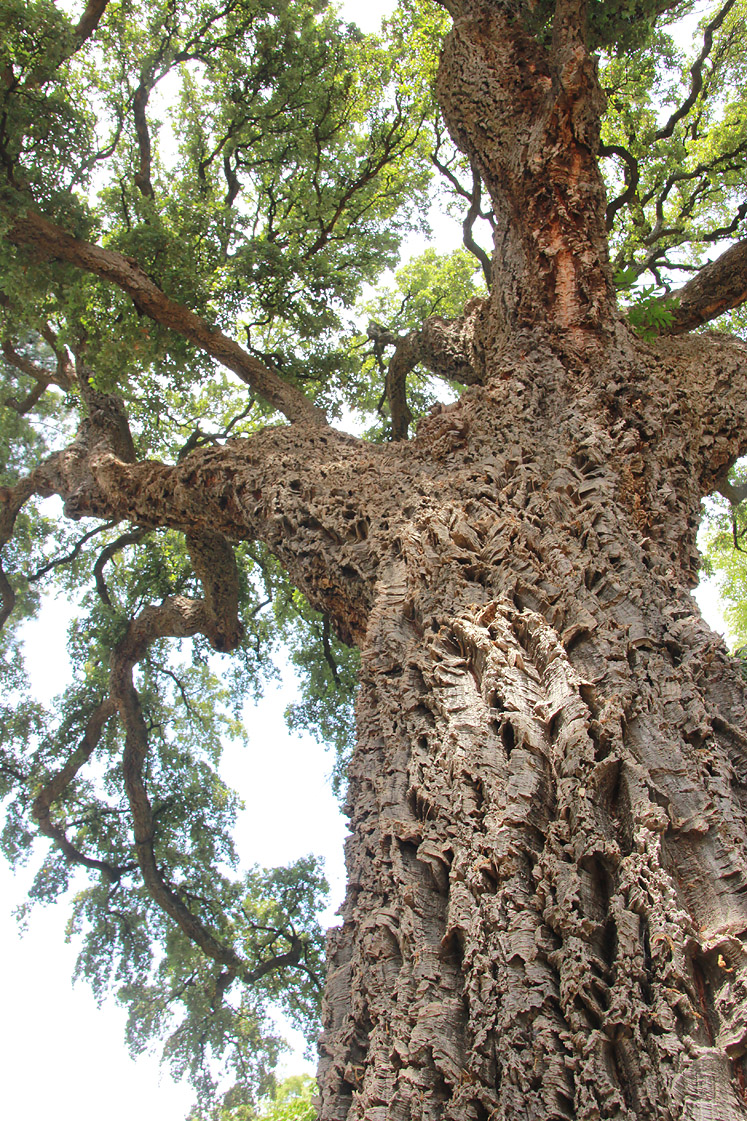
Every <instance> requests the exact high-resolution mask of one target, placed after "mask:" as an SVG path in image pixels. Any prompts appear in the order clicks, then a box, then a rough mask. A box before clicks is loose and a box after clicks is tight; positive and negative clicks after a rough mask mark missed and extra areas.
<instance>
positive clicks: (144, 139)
mask: <svg viewBox="0 0 747 1121" xmlns="http://www.w3.org/2000/svg"><path fill="white" fill-rule="evenodd" d="M152 88H153V87H152V85H147V84H146V82H145V79H144V78H143V79H142V80H141V82H140V85H139V86H138V88H137V89H136V91H135V96H134V97H133V99H132V114H133V117H134V119H135V135H136V136H137V143H138V149H139V152H140V166H139V167H138V169H137V171H136V172H135V186H136V187H137V189H138V190H139V191H140V193H141V194H142V195H144V196H145V197H146V198H153V196H154V191H153V184H152V183H151V179H150V169H151V144H150V131H149V129H148V118H147V117H146V115H145V109H146V106H147V104H148V97H149V96H150V91H151V89H152Z"/></svg>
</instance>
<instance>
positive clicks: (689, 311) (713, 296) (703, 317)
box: [660, 238, 747, 335]
mask: <svg viewBox="0 0 747 1121" xmlns="http://www.w3.org/2000/svg"><path fill="white" fill-rule="evenodd" d="M745 301H747V238H746V239H743V240H742V241H738V242H737V243H736V245H732V246H731V247H730V248H729V249H727V250H726V252H725V253H722V254H721V256H720V257H717V258H716V260H715V261H710V262H709V263H708V264H707V265H704V266H703V268H702V269H701V270H700V271H699V272H698V273H697V275H696V276H694V277H693V279H692V280H690V281H688V283H687V284H685V285H684V287H682V288H680V289H679V290H678V291H677V292H674V293H672V295H671V296H669V297H667V298H665V299H663V300H662V301H661V302H662V305H663V306H664V307H665V308H667V309H668V310H670V311H671V312H672V315H673V317H674V318H673V320H672V323H671V324H670V325H669V326H668V327H663V328H661V330H660V333H661V334H662V335H683V334H685V332H686V331H692V330H694V329H695V328H696V327H701V326H702V325H703V324H704V323H710V321H711V320H712V319H716V318H717V316H719V315H723V313H724V312H725V311H731V310H732V308H737V307H740V306H741V305H742V304H743V303H745Z"/></svg>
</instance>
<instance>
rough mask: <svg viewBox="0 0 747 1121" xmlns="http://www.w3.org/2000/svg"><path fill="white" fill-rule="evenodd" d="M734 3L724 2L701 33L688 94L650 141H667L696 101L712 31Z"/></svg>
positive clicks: (734, 1) (709, 50)
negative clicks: (701, 42) (700, 42)
mask: <svg viewBox="0 0 747 1121" xmlns="http://www.w3.org/2000/svg"><path fill="white" fill-rule="evenodd" d="M735 3H736V0H726V3H725V4H724V6H723V7H722V8H721V9H719V11H718V12H717V13H716V15H715V16H714V17H713V19H712V20H711V22H710V23H709V24H708V25H707V26H706V28H705V31H704V33H703V47H702V49H701V52H700V54H699V55H698V57H697V59H696V60H695V62H694V63H693V65H692V67H691V69H690V92H689V94H688V95H687V97H686V98H685V100H684V101H683V102H682V104H681V105H680V107H679V109H677V110H676V111H675V112H674V113H672V115H671V117H670V118H669V120H668V121H667V123H666V124H665V125H664V127H663V128H660V129H659V130H658V132H656V133H654V136H653V137H652V140H654V141H655V140H667V139H668V138H669V137H670V136H671V135H672V133H673V132H674V129H675V126H676V124H677V122H678V121H681V120H682V118H683V117H685V116H687V114H688V113H689V112H690V110H691V109H692V107H693V105H694V104H695V102H696V101H697V99H698V94H699V93H700V91H701V90H702V88H703V65H704V63H705V61H706V59H707V58H708V56H709V54H710V53H711V47H712V46H713V33H714V31H718V29H719V27H720V26H721V24H722V23H723V22H724V20H725V19H726V17H727V15H728V14H729V12H730V11H731V9H732V8H733V7H734V4H735Z"/></svg>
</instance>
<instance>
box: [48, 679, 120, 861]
mask: <svg viewBox="0 0 747 1121" xmlns="http://www.w3.org/2000/svg"><path fill="white" fill-rule="evenodd" d="M115 711H116V710H115V707H114V703H113V701H112V700H111V698H110V697H105V698H104V700H102V701H101V702H100V703H99V704H98V705H97V706H96V708H95V709H94V712H93V715H92V716H91V717H90V719H89V720H88V723H87V724H86V730H85V733H84V735H83V739H82V740H81V742H80V744H79V745H78V747H77V748H76V750H75V751H74V752H73V753H72V755H71V756H70V757H69V759H68V761H67V763H66V764H65V766H64V767H62V769H61V770H59V771H58V772H57V773H56V774H55V775H54V776H53V777H52V778H51V779H50V780H49V782H48V783H46V785H45V786H43V787H42V789H41V790H40V791H39V793H38V794H37V795H36V797H35V798H34V801H33V803H32V807H31V812H32V814H33V816H34V818H35V819H36V822H37V825H38V826H39V831H40V832H41V833H43V834H44V836H45V837H49V839H50V840H51V841H54V843H55V845H57V847H58V848H59V849H60V850H61V851H62V852H63V853H64V855H65V857H66V859H67V860H68V861H69V862H70V863H71V864H79V865H81V866H82V867H84V868H91V869H92V870H94V871H98V872H102V873H103V875H104V876H105V877H106V879H107V880H108V881H109V882H110V883H117V882H118V881H119V880H120V879H121V878H122V876H123V875H124V874H125V873H126V872H131V871H133V870H134V869H135V868H137V865H136V864H131V863H130V864H123V865H119V864H112V863H111V862H110V861H108V860H97V859H95V858H94V857H90V856H86V855H85V854H84V853H82V852H81V851H80V849H78V848H76V847H75V845H74V844H73V843H72V842H71V841H70V840H69V839H68V836H67V834H66V832H65V830H64V828H63V827H62V826H61V825H56V824H55V823H54V822H53V821H52V818H51V814H50V810H51V808H52V804H53V803H54V802H56V801H57V799H58V798H60V797H61V796H62V794H63V793H64V792H65V790H66V789H67V788H68V786H69V785H70V783H71V782H72V781H73V779H74V778H75V776H76V775H77V773H78V771H79V770H80V769H81V767H82V766H83V765H84V764H85V763H87V762H88V760H89V759H90V758H91V756H92V755H93V753H94V751H95V750H96V748H97V747H98V745H99V742H100V741H101V735H102V733H103V731H104V727H105V725H106V723H107V721H108V720H109V719H110V718H111V717H112V716H113V715H114V713H115Z"/></svg>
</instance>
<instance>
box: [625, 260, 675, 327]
mask: <svg viewBox="0 0 747 1121" xmlns="http://www.w3.org/2000/svg"><path fill="white" fill-rule="evenodd" d="M636 279H637V275H636V270H635V269H634V268H628V269H621V270H620V271H619V272H617V273H616V274H615V286H616V287H617V289H618V291H620V292H621V294H623V295H624V297H625V298H626V299H627V300H628V301H630V302H629V303H628V304H627V312H628V322H629V323H630V325H631V327H632V328H633V330H634V331H635V332H636V334H637V335H639V336H640V338H642V339H645V340H646V342H650V341H651V340H652V339H655V338H656V336H657V335H658V334H659V331H660V330H661V328H662V327H668V326H669V325H670V323H673V322H674V308H675V307H676V305H677V300H676V299H675V298H672V299H670V300H668V301H667V303H666V304H665V303H663V298H664V297H665V296H666V292H665V290H664V289H663V288H658V287H657V286H656V285H655V284H650V285H647V286H646V287H637V288H635V289H634V288H633V287H632V286H633V285H634V284H635V281H636Z"/></svg>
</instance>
